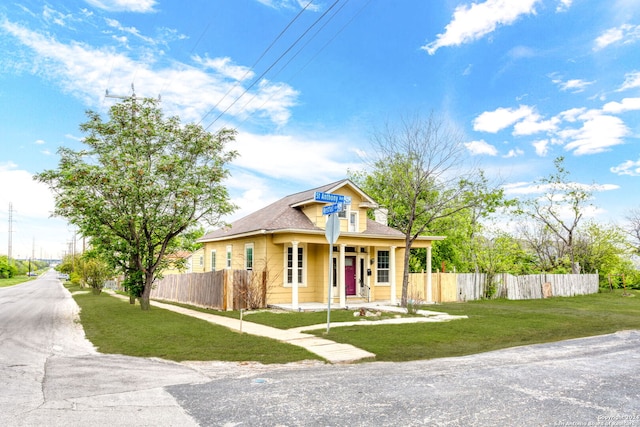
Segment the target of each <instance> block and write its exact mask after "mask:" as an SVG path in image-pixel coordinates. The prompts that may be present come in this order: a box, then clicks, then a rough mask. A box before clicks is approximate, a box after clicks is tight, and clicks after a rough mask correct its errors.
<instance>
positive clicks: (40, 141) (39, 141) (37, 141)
mask: <svg viewBox="0 0 640 427" xmlns="http://www.w3.org/2000/svg"><path fill="white" fill-rule="evenodd" d="M35 143H36V144H37V145H43V144H46V142H44V140H43V139H36V141H35Z"/></svg>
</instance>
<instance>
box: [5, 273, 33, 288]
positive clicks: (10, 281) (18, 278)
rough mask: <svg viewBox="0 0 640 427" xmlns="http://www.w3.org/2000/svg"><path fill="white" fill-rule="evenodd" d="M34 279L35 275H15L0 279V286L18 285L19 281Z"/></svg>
mask: <svg viewBox="0 0 640 427" xmlns="http://www.w3.org/2000/svg"><path fill="white" fill-rule="evenodd" d="M34 279H35V277H28V276H16V277H12V278H10V279H0V288H5V287H7V286H13V285H19V284H20V283H24V282H28V281H29V280H34Z"/></svg>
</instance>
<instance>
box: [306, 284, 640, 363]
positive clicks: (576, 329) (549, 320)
mask: <svg viewBox="0 0 640 427" xmlns="http://www.w3.org/2000/svg"><path fill="white" fill-rule="evenodd" d="M621 294H622V293H621V292H620V291H618V292H615V293H609V292H604V293H601V294H594V295H587V296H577V297H571V298H563V297H557V298H551V299H544V300H527V301H509V300H490V301H475V302H467V303H449V304H442V305H438V306H435V307H434V306H430V307H427V308H428V309H431V310H438V311H444V312H447V313H449V314H452V315H466V316H469V319H463V320H453V321H450V322H445V323H415V324H409V325H401V326H396V325H380V326H375V333H372V332H373V330H372V329H371V327H366V326H349V327H343V328H332V329H331V332H330V334H329V336H328V337H327V338H330V339H331V340H334V341H338V342H344V343H349V344H352V345H355V346H356V347H360V348H363V349H365V350H368V351H370V352H372V353H375V354H376V360H378V361H406V360H419V359H432V358H438V357H450V356H462V355H467V354H474V353H480V352H485V351H490V350H497V349H500V348H507V347H515V346H520V345H527V344H535V343H542V342H553V341H560V340H565V339H571V338H579V337H587V336H593V335H601V334H607V333H612V332H616V331H620V330H625V329H640V294H639V293H638V291H631V295H633V296H622V295H621ZM313 333H314V334H315V335H318V336H324V334H323V331H322V330H318V331H313Z"/></svg>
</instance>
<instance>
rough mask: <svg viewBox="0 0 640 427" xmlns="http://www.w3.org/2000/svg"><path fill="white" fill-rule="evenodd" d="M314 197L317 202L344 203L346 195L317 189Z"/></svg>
mask: <svg viewBox="0 0 640 427" xmlns="http://www.w3.org/2000/svg"><path fill="white" fill-rule="evenodd" d="M313 198H314V200H315V201H317V202H327V203H344V196H342V195H340V194H331V193H323V192H322V191H316V192H315V194H314V196H313Z"/></svg>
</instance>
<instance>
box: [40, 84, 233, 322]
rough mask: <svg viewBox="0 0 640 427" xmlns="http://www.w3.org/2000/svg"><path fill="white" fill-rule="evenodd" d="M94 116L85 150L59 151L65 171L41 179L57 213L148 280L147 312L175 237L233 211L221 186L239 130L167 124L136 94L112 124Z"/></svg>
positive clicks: (115, 110)
mask: <svg viewBox="0 0 640 427" xmlns="http://www.w3.org/2000/svg"><path fill="white" fill-rule="evenodd" d="M87 115H88V121H87V122H85V123H83V124H82V125H81V126H80V129H81V130H82V131H83V132H85V133H86V137H85V138H84V140H83V143H84V144H85V146H86V148H85V149H82V150H78V151H75V150H72V149H70V148H65V147H63V148H60V149H59V150H58V153H59V154H60V163H59V166H58V168H57V169H54V170H47V171H44V172H42V173H40V174H37V175H36V176H35V179H36V180H38V181H40V182H44V183H46V184H48V185H49V186H50V187H51V189H52V190H53V192H54V194H55V211H54V214H55V215H57V216H61V217H64V218H67V219H68V220H69V222H71V223H72V224H74V225H76V226H78V227H79V230H80V233H81V234H82V235H84V236H86V237H90V238H92V241H94V242H95V244H96V245H97V246H99V247H100V250H101V252H102V253H106V252H111V253H112V254H113V258H112V259H113V260H118V262H119V263H120V264H121V265H122V267H123V268H124V269H125V274H132V273H134V272H139V273H140V274H141V275H142V277H143V278H144V280H143V282H142V290H141V293H140V306H141V307H142V309H143V310H148V309H149V296H150V294H151V288H152V286H153V282H154V280H155V279H156V278H157V277H158V276H159V274H160V272H161V270H162V266H163V263H164V262H165V256H166V254H167V251H168V250H169V249H170V248H171V247H173V246H174V245H175V239H176V238H177V237H178V236H179V235H181V234H182V233H183V232H185V231H186V230H188V229H189V228H190V227H193V226H194V225H195V224H197V223H198V222H200V221H204V222H207V223H209V224H211V225H216V224H218V223H219V221H220V217H221V216H222V215H226V214H228V213H230V212H232V211H233V209H234V206H233V205H232V204H231V203H230V201H229V196H228V193H227V190H226V188H225V187H224V186H223V185H222V181H223V180H224V179H225V178H226V177H227V176H228V170H227V169H226V165H227V163H228V162H230V161H231V160H232V159H233V158H234V157H235V155H236V153H235V152H233V151H227V150H226V149H225V146H226V144H227V143H229V142H231V141H233V140H234V137H235V131H233V130H228V129H222V130H220V131H218V132H217V133H215V134H213V133H209V132H207V131H206V130H205V129H203V128H202V127H201V126H199V125H195V124H187V125H183V124H181V123H180V120H179V119H178V118H177V117H172V118H169V119H165V118H164V117H163V116H162V112H161V110H160V108H159V107H158V101H156V100H153V99H143V100H139V99H136V98H135V96H134V97H132V98H128V99H126V100H124V101H123V102H121V103H119V104H116V105H114V106H113V107H111V109H110V111H109V120H108V121H103V120H102V118H101V117H100V115H98V114H97V113H95V112H92V111H89V112H87ZM136 277H137V276H136Z"/></svg>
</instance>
